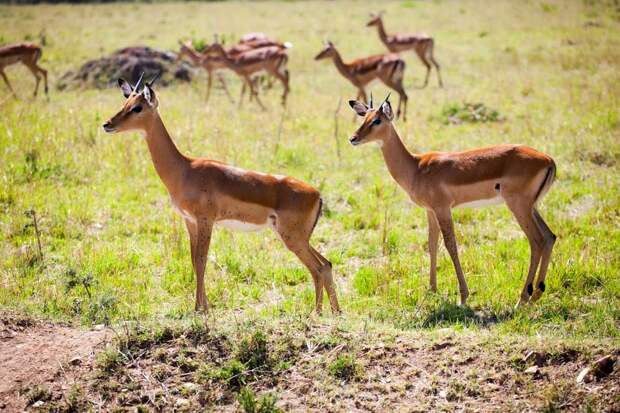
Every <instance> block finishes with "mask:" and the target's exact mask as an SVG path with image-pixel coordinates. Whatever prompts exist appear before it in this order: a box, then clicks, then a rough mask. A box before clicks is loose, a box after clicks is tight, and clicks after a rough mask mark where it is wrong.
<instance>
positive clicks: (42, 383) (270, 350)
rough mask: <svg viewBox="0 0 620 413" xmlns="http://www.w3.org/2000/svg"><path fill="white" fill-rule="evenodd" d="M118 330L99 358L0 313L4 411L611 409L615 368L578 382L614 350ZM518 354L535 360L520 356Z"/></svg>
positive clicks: (439, 334)
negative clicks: (268, 404)
mask: <svg viewBox="0 0 620 413" xmlns="http://www.w3.org/2000/svg"><path fill="white" fill-rule="evenodd" d="M122 330H124V332H121V333H120V334H119V335H116V334H114V335H115V337H116V338H115V339H114V342H113V343H112V344H111V345H110V346H107V348H105V349H104V346H103V345H102V344H103V343H104V342H106V341H107V340H109V339H110V337H111V336H112V333H110V332H106V331H83V330H77V329H73V328H70V327H67V326H61V325H53V324H50V323H43V322H32V321H29V320H24V319H20V318H17V317H6V316H5V317H3V319H2V335H1V337H2V341H1V342H0V372H1V373H0V374H1V375H2V376H1V378H2V380H1V387H0V389H1V394H2V400H3V403H4V405H5V407H4V410H3V411H7V412H9V411H19V410H20V409H21V408H23V407H24V406H27V408H26V410H32V411H84V410H101V411H112V410H115V411H136V408H139V410H138V411H143V410H140V409H145V411H170V410H176V411H197V410H204V409H205V408H206V409H207V410H209V411H230V412H232V411H239V410H240V404H239V401H238V394H239V391H240V389H241V388H243V387H248V388H251V389H253V391H254V392H255V394H256V395H257V396H256V397H257V400H259V399H260V398H261V397H262V396H264V395H265V394H273V395H275V396H276V397H277V400H278V401H277V407H278V408H280V409H282V410H284V411H374V412H381V411H411V412H426V411H502V412H506V411H510V412H511V411H514V412H524V411H605V412H618V411H620V368H619V367H618V365H617V364H618V363H617V362H616V366H615V367H614V369H613V371H612V372H611V374H608V375H606V376H605V377H601V378H598V379H597V378H594V377H593V378H592V380H591V381H590V382H587V383H580V384H578V383H577V382H576V377H577V375H578V373H579V372H580V371H581V370H582V369H583V368H584V367H587V366H588V365H590V364H591V363H592V362H593V361H594V360H596V359H598V358H599V357H601V356H603V355H608V354H610V355H612V357H614V358H615V359H616V360H617V359H618V356H620V351H619V350H618V349H617V348H614V347H613V346H609V347H606V346H601V345H600V344H599V345H597V346H596V347H593V346H590V345H588V343H576V344H567V343H560V342H551V341H548V340H545V342H544V343H543V342H539V343H536V342H535V341H532V340H531V339H519V338H500V337H499V336H497V335H496V334H491V333H490V332H489V331H482V332H475V333H472V332H460V333H455V332H454V331H451V330H447V329H446V330H440V331H435V332H432V333H431V332H427V333H411V334H409V333H402V332H401V333H398V334H393V333H389V332H381V333H369V332H364V331H359V332H352V331H344V330H341V329H340V328H339V327H337V326H333V325H326V324H322V323H321V322H314V323H311V324H308V323H306V322H303V323H299V324H298V325H291V324H290V323H282V324H280V325H278V326H275V327H274V326H268V327H266V326H258V325H254V326H250V327H247V325H246V326H242V327H239V326H237V327H235V329H234V330H233V331H230V330H229V331H223V330H222V331H214V330H211V331H206V330H205V329H204V327H203V326H196V325H193V326H189V327H188V326H187V325H185V326H181V325H177V326H172V327H171V326H166V327H157V328H151V329H142V330H140V331H135V330H132V331H130V330H129V329H121V331H122ZM261 337H262V338H261ZM261 340H264V341H261ZM257 343H258V344H257ZM530 350H534V351H536V352H537V356H536V357H531V358H530V359H529V360H527V361H525V360H524V356H525V355H526V354H527V353H528V351H530ZM97 351H99V354H98V356H97V357H94V352H97ZM74 357H79V362H77V361H74V362H71V360H72V359H73V358H74ZM347 357H349V359H347ZM338 360H351V362H350V363H349V364H347V363H344V365H342V363H341V365H340V368H337V367H334V366H335V365H337V361H338ZM235 363H236V364H235ZM241 363H243V364H241ZM235 366H237V367H235ZM239 366H241V367H239ZM235 369H236V370H235ZM528 369H529V370H528ZM533 370H535V371H533Z"/></svg>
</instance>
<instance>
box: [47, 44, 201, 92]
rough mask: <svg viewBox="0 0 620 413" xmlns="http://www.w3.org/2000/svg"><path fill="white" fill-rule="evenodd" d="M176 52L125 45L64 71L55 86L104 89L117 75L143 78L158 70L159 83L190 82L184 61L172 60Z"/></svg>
mask: <svg viewBox="0 0 620 413" xmlns="http://www.w3.org/2000/svg"><path fill="white" fill-rule="evenodd" d="M175 58H176V54H175V53H173V52H166V51H160V50H155V49H151V48H150V47H145V46H135V47H127V48H124V49H121V50H117V51H116V52H114V53H113V54H111V55H110V56H107V57H102V58H100V59H95V60H89V61H88V62H86V63H84V64H83V65H82V67H80V68H79V69H78V70H70V71H68V72H66V73H65V74H64V75H63V76H62V77H61V78H60V80H59V81H58V89H59V90H64V89H75V88H90V87H95V88H98V89H103V88H107V87H110V86H111V85H113V84H116V80H117V79H118V78H119V77H122V78H124V79H127V80H129V81H134V80H135V79H137V78H138V77H139V76H140V73H142V72H144V76H145V79H149V78H151V77H153V76H155V75H156V74H157V73H159V72H160V71H161V72H162V75H161V78H160V79H159V80H158V81H157V83H158V85H160V86H161V85H164V86H166V85H168V84H170V83H172V82H176V81H184V82H189V81H190V80H191V69H190V67H189V66H188V64H187V63H185V62H175Z"/></svg>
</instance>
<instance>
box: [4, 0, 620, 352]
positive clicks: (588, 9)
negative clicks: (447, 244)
mask: <svg viewBox="0 0 620 413" xmlns="http://www.w3.org/2000/svg"><path fill="white" fill-rule="evenodd" d="M382 8H385V9H386V11H387V14H386V24H387V28H388V31H395V30H401V31H425V32H428V33H431V34H432V35H433V36H434V37H435V39H436V57H437V60H438V61H439V62H440V64H441V65H442V68H443V76H444V81H445V83H446V87H445V88H444V89H439V88H437V86H436V78H435V77H434V74H433V75H432V76H431V82H430V86H429V87H428V88H426V89H424V90H419V89H416V88H415V87H414V86H418V85H420V84H421V83H422V80H423V76H424V68H423V66H422V65H421V64H420V63H419V62H418V60H417V59H416V58H415V56H413V54H412V53H409V54H406V55H405V57H406V62H407V69H406V72H405V73H406V75H405V83H406V88H407V92H408V93H409V96H410V105H409V113H408V115H409V119H410V120H409V121H408V122H407V123H402V122H397V123H396V127H397V129H398V131H399V132H400V134H401V136H402V138H403V140H404V141H405V143H406V145H407V146H408V147H409V148H410V149H411V150H413V151H429V150H461V149H467V148H473V147H476V146H483V145H492V144H497V143H503V142H512V143H524V144H527V145H530V146H533V147H534V148H537V149H539V150H541V151H544V152H546V153H548V154H550V155H552V156H553V157H554V159H555V160H556V162H557V165H558V175H557V181H556V183H555V185H554V186H553V187H552V189H551V191H550V192H549V194H548V195H547V197H546V198H545V199H544V201H543V203H542V205H541V213H542V215H543V216H544V217H545V219H546V220H547V222H548V223H549V225H550V227H551V228H552V229H553V230H554V232H555V233H556V234H557V235H558V242H557V243H556V247H555V250H554V253H553V257H552V263H551V267H550V271H549V275H548V277H547V292H546V293H545V295H544V296H543V298H542V300H541V301H540V302H539V303H537V304H536V305H535V306H532V307H529V308H525V309H520V310H517V311H515V310H514V309H513V306H514V304H515V303H516V301H517V298H518V296H519V293H520V290H521V288H522V286H523V282H524V278H525V272H526V270H527V265H528V262H529V247H528V244H527V241H526V240H525V238H524V236H523V234H522V232H521V231H520V230H519V228H518V225H517V223H516V222H515V220H514V218H513V217H512V216H511V215H510V213H509V212H508V211H507V210H506V208H505V207H492V208H486V209H479V210H465V209H463V210H456V211H455V212H454V216H455V221H456V228H457V237H458V241H459V247H460V253H461V261H462V265H463V268H464V270H465V273H466V278H467V280H468V283H469V286H470V290H471V292H472V295H471V297H470V301H469V303H470V306H471V308H469V309H460V308H458V307H456V306H455V303H456V302H457V297H458V289H457V282H456V276H455V274H454V269H453V267H452V263H451V261H450V259H449V257H448V255H447V253H446V251H445V249H444V248H443V247H442V248H441V249H440V259H439V275H438V283H439V293H438V294H437V295H434V294H430V293H429V292H428V266H429V263H428V256H427V253H426V242H427V241H426V238H427V235H426V217H425V213H424V211H423V210H422V209H420V208H419V207H416V206H412V204H411V202H410V201H409V200H408V199H407V197H406V195H405V194H404V192H403V191H402V190H401V189H400V188H398V187H397V186H396V184H395V183H394V182H393V180H392V179H391V177H390V176H389V175H388V173H387V170H386V168H385V165H384V163H383V159H382V157H381V155H380V153H379V151H378V150H377V148H375V147H373V146H364V147H361V148H353V147H351V146H350V145H348V143H347V137H348V136H349V135H350V133H351V132H352V131H354V129H355V128H356V124H354V123H352V122H351V118H352V112H350V111H349V109H348V108H346V107H345V106H346V105H345V104H344V103H343V104H342V109H341V110H340V113H339V117H338V119H339V135H338V136H337V139H334V136H333V130H334V121H333V113H334V110H335V109H336V107H337V104H338V100H339V99H340V98H342V99H343V100H344V101H345V102H346V100H347V99H350V98H352V97H354V96H355V94H356V92H355V90H354V88H353V87H352V86H351V85H350V84H349V83H348V82H347V81H346V80H344V79H343V78H341V77H340V76H339V75H338V74H337V72H336V69H335V68H334V67H333V65H332V64H331V63H330V62H315V61H313V60H312V58H313V56H314V55H315V54H316V53H317V52H318V51H319V50H320V48H321V44H322V43H321V42H322V40H323V38H324V37H326V36H328V37H329V38H330V39H331V40H332V41H333V42H335V44H336V45H337V46H338V47H339V49H340V51H341V53H342V54H343V56H344V58H345V59H346V60H350V59H352V58H356V57H361V56H364V55H369V54H373V53H379V52H384V48H383V46H382V45H381V44H380V42H379V40H378V37H377V34H376V32H375V31H374V30H370V29H367V28H365V27H364V25H365V22H366V19H367V12H368V10H367V7H366V6H365V5H364V4H363V3H361V2H319V3H315V4H310V3H308V2H291V3H288V2H286V3H279V2H278V3H271V2H260V3H235V2H224V3H209V4H203V3H183V4H181V3H179V4H175V3H165V4H113V5H87V6H68V5H58V6H51V5H43V6H36V7H34V6H24V7H13V6H0V27H2V29H1V30H0V38H1V39H2V40H3V41H4V42H14V41H21V40H24V39H29V38H30V39H34V40H35V41H36V40H37V38H38V37H37V36H38V33H39V32H40V31H41V29H42V28H44V29H45V32H46V36H47V44H48V45H47V46H46V47H45V48H44V52H43V59H42V62H41V64H42V65H43V66H44V67H45V68H47V69H48V70H49V71H50V80H51V83H52V86H53V85H54V83H55V80H56V79H58V78H59V77H60V76H61V75H62V74H63V73H64V71H65V70H68V69H70V68H74V67H77V66H79V65H80V64H81V63H82V62H83V61H85V60H87V59H90V58H94V57H97V56H100V55H102V54H105V53H109V52H112V51H114V50H115V49H118V48H121V47H125V46H130V45H137V44H146V45H149V46H154V47H158V48H164V49H176V48H177V40H178V39H180V38H205V39H210V38H212V34H213V33H215V32H217V33H220V34H221V35H226V36H228V37H230V36H233V37H236V36H240V35H241V34H243V33H246V32H250V31H265V32H267V33H269V34H270V35H272V36H274V37H276V38H278V39H280V40H282V41H291V42H292V43H293V44H294V48H293V49H292V50H291V51H290V63H289V68H290V71H291V78H292V80H291V82H292V83H291V87H292V92H291V95H290V99H289V106H288V109H287V110H286V112H284V121H283V123H282V132H281V136H278V129H279V124H280V119H281V117H282V116H283V112H282V109H281V108H280V107H279V105H278V102H279V100H278V96H279V93H280V91H279V89H278V87H277V86H276V87H275V88H274V90H272V91H269V92H268V93H267V95H266V96H265V97H264V99H263V100H264V102H266V103H267V104H268V106H269V110H268V111H267V112H262V111H260V110H259V109H258V107H257V106H255V105H248V104H247V103H246V104H245V105H244V107H243V109H242V110H237V107H236V105H233V104H231V103H230V102H229V101H228V100H227V99H226V97H225V95H224V93H223V92H222V91H220V90H217V91H216V92H215V93H214V94H213V95H212V98H211V101H210V102H209V104H208V105H205V102H204V94H205V82H204V75H201V77H200V78H199V80H198V81H196V82H193V83H192V84H189V85H181V86H174V87H170V88H165V89H159V90H158V93H159V95H158V96H159V99H160V111H161V115H162V117H163V119H164V122H165V123H166V125H167V127H168V129H169V131H170V132H171V133H172V135H173V137H174V139H175V140H176V142H177V144H178V146H179V147H180V149H181V150H182V151H183V152H185V153H187V154H191V155H192V156H205V157H209V158H213V159H218V160H222V161H226V162H229V163H232V164H235V165H238V166H242V167H245V168H249V169H257V170H261V171H265V172H272V173H280V174H288V175H292V176H295V177H297V178H300V179H302V180H305V181H307V182H309V183H312V184H313V185H315V186H316V187H318V188H319V189H320V190H321V192H322V194H323V196H324V199H325V205H326V208H325V214H324V216H323V217H322V219H320V221H319V224H318V227H317V229H316V231H315V234H314V237H313V244H314V245H315V246H317V248H318V249H319V250H320V251H321V252H323V253H324V254H325V255H326V256H327V257H328V258H329V259H330V260H331V261H332V262H333V263H334V274H335V278H336V282H337V287H338V294H339V298H340V301H341V304H342V306H343V310H344V317H346V318H347V319H350V320H353V321H354V322H359V323H374V324H376V325H377V326H385V327H386V328H396V329H418V328H423V329H435V328H443V327H451V328H454V329H457V330H458V329H462V328H468V329H478V328H490V329H494V330H495V331H497V332H498V333H502V334H520V335H532V336H534V335H542V336H543V337H545V336H556V337H565V338H571V339H578V338H580V337H589V338H591V339H597V340H612V341H614V342H617V340H618V338H619V337H620V307H619V306H618V302H619V300H620V277H619V274H618V273H619V269H620V229H619V222H620V216H619V212H618V211H619V206H620V189H619V188H620V173H619V172H620V113H619V105H618V104H619V102H620V70H619V69H620V14H619V12H618V10H617V9H614V8H613V7H612V6H607V5H606V2H579V1H572V2H569V1H566V2H559V1H545V2H539V1H531V2H511V1H498V2H477V1H467V2H459V3H452V2H448V1H435V2H415V3H414V2H410V1H405V2H389V3H387V2H386V4H385V5H383V4H382ZM231 15H234V16H235V18H234V19H230V18H228V17H229V16H231ZM592 22H595V23H597V24H599V25H596V24H591V23H592ZM480 33H484V36H481V35H480ZM7 74H8V76H9V77H10V79H11V80H12V83H13V85H14V87H15V88H16V89H17V90H18V91H19V94H20V96H22V97H23V99H22V100H20V101H13V100H11V99H9V98H8V94H7V91H6V88H4V87H2V88H0V93H2V95H0V101H1V102H2V103H1V106H0V165H2V167H1V168H0V254H1V255H2V257H3V258H2V260H0V306H3V307H9V308H15V309H19V310H22V311H25V312H28V313H33V314H43V315H45V316H48V317H50V318H54V319H70V320H79V321H80V322H82V323H85V324H90V323H114V322H116V321H119V320H127V319H137V320H149V319H159V318H171V319H176V318H184V317H186V316H187V315H188V314H189V313H191V311H192V309H193V306H194V302H193V301H194V288H195V285H194V280H193V274H192V269H191V263H190V258H189V245H188V244H189V243H188V240H187V235H186V233H185V228H184V225H183V223H182V222H181V219H180V218H179V217H178V216H177V215H175V213H174V212H173V210H172V208H171V207H170V203H169V197H168V195H167V193H166V191H165V188H164V187H163V185H162V184H161V182H160V181H159V178H158V177H157V175H156V174H155V172H154V169H153V167H152V163H151V160H150V157H149V153H148V150H147V148H146V145H145V143H144V142H143V139H142V138H141V137H140V136H139V135H138V134H124V135H114V136H110V135H106V134H104V133H103V131H102V130H101V124H102V123H103V121H104V120H106V119H107V118H108V117H109V116H111V115H113V114H114V113H115V112H116V111H117V110H118V109H119V108H120V107H121V105H122V101H123V100H122V96H121V94H120V92H119V91H118V90H116V89H114V90H112V89H111V90H104V91H99V90H84V91H71V92H57V91H55V90H54V88H53V87H52V91H51V95H50V101H49V102H48V101H46V100H44V99H37V100H35V101H33V100H30V99H29V98H26V96H27V95H29V94H30V93H31V89H32V87H33V80H32V78H31V76H30V74H29V73H28V72H27V71H26V70H25V69H24V68H23V67H22V68H17V67H12V68H9V69H7ZM226 77H227V79H228V80H229V84H230V85H231V87H232V88H233V92H234V93H235V94H238V92H239V89H240V83H239V81H238V80H237V79H236V78H235V77H234V76H232V75H231V74H227V75H226ZM373 93H374V95H375V96H376V97H377V98H379V97H380V96H384V95H385V93H387V90H386V89H385V88H384V87H383V86H382V85H379V84H376V85H374V87H373ZM235 97H237V96H235ZM462 102H481V103H483V104H484V105H485V106H487V107H489V108H492V109H494V110H497V111H498V113H499V114H501V116H502V117H503V118H504V120H503V121H502V122H498V123H463V124H459V125H446V124H444V123H443V122H442V121H441V119H440V117H441V115H442V110H444V108H446V107H452V106H454V105H460V104H461V103H462ZM338 153H340V156H339V155H338ZM29 210H34V211H35V213H36V216H37V219H38V227H39V230H40V238H41V245H42V256H43V257H42V258H41V257H39V255H38V247H37V241H36V234H35V230H34V227H33V225H32V224H33V217H32V214H28V213H27V211H29ZM211 245H212V247H211V251H210V260H209V263H208V269H207V295H208V298H209V300H210V302H211V304H212V306H213V307H212V308H213V312H212V317H216V318H231V319H232V318H234V319H235V320H237V319H239V320H243V319H244V318H245V317H254V316H259V317H262V318H264V319H272V318H277V317H280V316H281V315H287V316H292V317H305V316H306V315H307V314H308V313H309V312H310V311H311V310H312V307H313V300H314V298H313V296H314V291H313V288H312V285H311V284H312V283H311V280H310V275H309V274H308V273H307V272H306V271H305V269H303V268H302V266H301V264H300V263H299V262H298V261H297V260H296V259H295V257H294V256H293V255H292V254H291V253H289V252H288V251H287V250H286V249H285V248H284V246H283V245H282V244H281V242H280V241H279V240H278V239H277V237H275V236H274V235H273V234H272V233H269V232H264V233H261V234H237V233H229V232H227V231H226V230H217V231H216V232H215V235H214V239H213V241H212V243H211Z"/></svg>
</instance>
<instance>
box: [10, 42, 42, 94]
mask: <svg viewBox="0 0 620 413" xmlns="http://www.w3.org/2000/svg"><path fill="white" fill-rule="evenodd" d="M41 54H42V51H41V48H40V47H39V46H37V45H36V44H34V43H19V44H12V45H8V46H4V47H0V75H1V76H2V79H4V83H6V85H7V86H8V88H9V90H10V91H11V93H12V94H13V96H15V97H17V95H16V94H15V91H14V90H13V87H12V86H11V84H10V83H9V79H8V78H7V77H6V74H5V73H4V68H5V67H7V66H11V65H14V64H17V63H20V62H21V63H23V64H24V66H26V67H27V68H28V70H30V72H31V73H32V75H33V76H34V78H35V79H36V81H37V83H36V85H35V87H34V96H37V92H38V91H39V82H40V81H41V76H40V75H43V81H44V85H45V94H46V95H47V70H45V69H43V68H42V67H41V66H39V65H38V64H37V62H38V61H39V59H40V58H41Z"/></svg>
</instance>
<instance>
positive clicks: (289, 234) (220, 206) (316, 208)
mask: <svg viewBox="0 0 620 413" xmlns="http://www.w3.org/2000/svg"><path fill="white" fill-rule="evenodd" d="M141 80H142V77H141V78H140V79H139V80H138V82H137V83H136V84H135V86H133V87H132V86H131V85H130V84H129V83H128V82H126V81H124V80H122V79H119V81H118V83H119V86H120V88H121V90H122V92H123V95H124V96H125V98H126V99H127V100H126V101H125V104H124V105H123V107H122V109H121V110H120V111H119V112H118V113H117V114H116V115H114V116H113V117H112V118H110V120H108V121H107V122H106V123H105V124H104V125H103V129H104V130H105V131H106V132H108V133H115V132H126V131H132V130H137V131H140V132H142V133H143V134H144V136H145V138H146V143H147V146H148V148H149V151H150V153H151V158H152V160H153V165H154V166H155V170H156V171H157V174H158V175H159V177H160V178H161V180H162V181H163V183H164V185H165V186H166V189H167V190H168V193H169V194H170V199H171V201H172V205H173V206H174V207H175V209H176V210H177V211H178V212H179V214H180V215H181V216H182V217H183V220H184V221H185V225H186V227H187V231H188V233H189V239H190V245H191V256H192V263H193V267H194V272H195V274H196V307H195V308H196V310H200V309H202V310H203V311H205V312H206V311H207V308H208V304H207V298H206V295H205V287H204V275H205V265H206V263H207V254H208V252H209V243H210V241H211V233H212V230H213V227H214V226H216V225H221V226H224V227H229V228H232V229H237V230H242V231H255V230H258V229H261V228H265V227H270V228H272V229H273V230H274V231H275V232H276V233H277V234H278V235H279V237H280V238H281V239H282V241H283V242H284V245H286V247H287V248H288V249H289V250H290V251H292V252H293V253H294V254H295V255H296V256H297V257H298V258H299V259H300V260H301V262H302V263H303V264H304V265H305V266H306V267H307V268H308V270H309V271H310V273H311V274H312V279H313V281H314V288H315V293H316V303H315V310H316V311H317V313H320V312H321V306H322V300H323V288H325V290H326V292H327V295H328V297H329V301H330V304H331V308H332V311H333V312H338V311H339V306H338V300H337V298H336V291H335V288H334V282H333V278H332V265H331V263H330V262H329V261H328V260H327V259H326V258H325V257H323V256H322V255H321V254H319V252H317V251H316V250H315V249H314V248H313V247H312V246H311V245H310V236H311V235H312V232H313V231H314V228H315V226H316V223H317V221H318V218H319V215H320V213H321V206H322V201H321V196H320V193H319V191H317V190H316V189H315V188H313V187H312V186H310V185H308V184H305V183H303V182H301V181H298V180H296V179H294V178H290V177H285V176H279V175H269V174H264V173H260V172H253V171H247V170H244V169H240V168H236V167H234V166H231V165H227V164H225V163H222V162H218V161H214V160H209V159H196V158H190V157H188V156H185V155H183V154H181V152H179V150H178V149H177V147H176V146H175V144H174V142H173V141H172V139H171V137H170V135H169V134H168V131H167V130H166V127H165V126H164V123H163V121H162V119H161V117H160V116H159V112H158V106H159V101H158V99H157V96H156V94H155V92H154V91H153V88H152V84H153V81H151V82H150V83H146V85H145V86H144V88H143V89H142V90H141V91H140V85H141Z"/></svg>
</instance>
